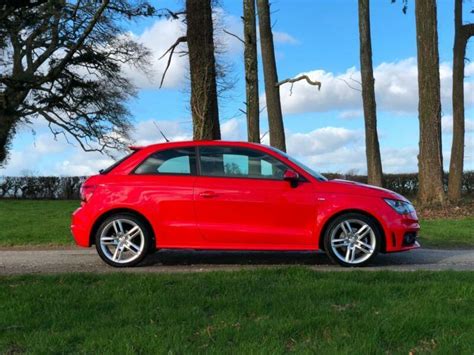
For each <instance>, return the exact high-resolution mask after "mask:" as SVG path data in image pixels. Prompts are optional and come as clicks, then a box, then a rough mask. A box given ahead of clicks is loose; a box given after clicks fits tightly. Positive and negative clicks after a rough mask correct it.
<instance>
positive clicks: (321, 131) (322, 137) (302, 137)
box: [287, 127, 363, 156]
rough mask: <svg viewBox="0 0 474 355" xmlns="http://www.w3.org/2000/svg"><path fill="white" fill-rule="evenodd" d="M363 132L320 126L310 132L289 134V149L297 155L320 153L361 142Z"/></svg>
mask: <svg viewBox="0 0 474 355" xmlns="http://www.w3.org/2000/svg"><path fill="white" fill-rule="evenodd" d="M362 137H363V132H361V131H354V130H349V129H346V128H341V127H324V128H318V129H315V130H313V131H311V132H308V133H290V134H289V135H287V145H288V151H289V152H290V153H292V154H295V155H297V156H308V155H318V154H324V153H328V152H332V151H335V150H337V149H338V148H340V147H343V146H348V145H352V144H354V143H359V142H360V141H361V139H362Z"/></svg>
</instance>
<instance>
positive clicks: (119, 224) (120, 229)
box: [112, 220, 123, 234]
mask: <svg viewBox="0 0 474 355" xmlns="http://www.w3.org/2000/svg"><path fill="white" fill-rule="evenodd" d="M112 225H113V227H114V230H115V234H119V233H123V225H122V221H120V220H116V221H113V224H112Z"/></svg>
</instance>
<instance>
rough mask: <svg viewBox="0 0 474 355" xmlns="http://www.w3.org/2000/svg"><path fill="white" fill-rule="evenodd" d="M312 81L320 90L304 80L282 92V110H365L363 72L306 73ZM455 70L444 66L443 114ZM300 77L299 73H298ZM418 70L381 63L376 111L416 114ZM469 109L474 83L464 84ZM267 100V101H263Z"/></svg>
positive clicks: (473, 68) (472, 69)
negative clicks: (361, 87)
mask: <svg viewBox="0 0 474 355" xmlns="http://www.w3.org/2000/svg"><path fill="white" fill-rule="evenodd" d="M466 73H467V74H466V76H468V75H471V74H472V73H474V65H472V64H470V65H468V66H467V68H466ZM302 74H307V75H308V76H309V77H310V78H311V79H313V80H318V81H321V82H322V87H321V90H320V91H318V90H317V88H316V87H314V86H311V85H308V84H307V83H306V82H304V81H301V82H297V83H295V84H294V87H293V90H292V91H293V92H292V94H291V93H290V85H287V84H286V85H283V86H282V87H281V89H280V95H281V101H282V108H283V111H284V112H285V113H286V114H291V113H303V112H326V111H333V110H343V111H347V112H351V111H357V110H361V109H362V98H361V92H360V71H358V70H356V68H355V67H352V68H349V69H347V70H346V72H344V73H341V74H334V73H332V72H326V71H324V70H314V71H310V72H307V73H302ZM451 74H452V70H451V65H450V64H449V63H441V65H440V80H441V99H442V105H443V111H444V112H450V110H451V86H452V76H451ZM298 75H300V74H298ZM417 75H418V70H417V63H416V59H415V58H408V59H405V60H401V61H398V62H392V63H382V64H380V65H378V66H377V67H376V68H375V69H374V77H375V92H376V99H377V108H378V109H379V110H380V111H390V112H395V113H416V112H417V108H418V77H417ZM464 85H465V96H466V97H465V105H466V108H469V107H472V106H474V95H473V94H472V93H474V81H469V80H466V81H465V84H464ZM263 100H264V98H263Z"/></svg>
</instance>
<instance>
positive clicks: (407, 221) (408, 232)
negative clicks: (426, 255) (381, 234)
mask: <svg viewBox="0 0 474 355" xmlns="http://www.w3.org/2000/svg"><path fill="white" fill-rule="evenodd" d="M419 230H420V224H419V223H418V217H417V216H416V213H415V212H412V213H410V214H406V215H401V216H400V215H399V216H398V218H394V219H392V220H391V223H390V224H389V226H388V228H387V230H386V231H385V238H386V239H385V240H386V243H385V244H386V245H385V251H386V252H388V253H390V252H397V251H406V250H411V249H416V248H419V247H420V243H419V242H418V240H417V239H418V232H419Z"/></svg>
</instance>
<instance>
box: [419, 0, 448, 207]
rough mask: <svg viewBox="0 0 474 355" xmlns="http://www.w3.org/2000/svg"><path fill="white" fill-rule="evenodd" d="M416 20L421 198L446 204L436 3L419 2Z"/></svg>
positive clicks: (424, 203) (428, 201)
mask: <svg viewBox="0 0 474 355" xmlns="http://www.w3.org/2000/svg"><path fill="white" fill-rule="evenodd" d="M415 17H416V35H417V57H418V91H419V103H418V115H419V122H420V142H419V148H420V152H419V156H418V177H419V190H418V199H419V201H420V203H421V204H423V205H430V204H443V203H444V200H445V198H444V189H443V156H442V149H441V99H440V79H439V54H438V30H437V16H436V0H416V4H415Z"/></svg>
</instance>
